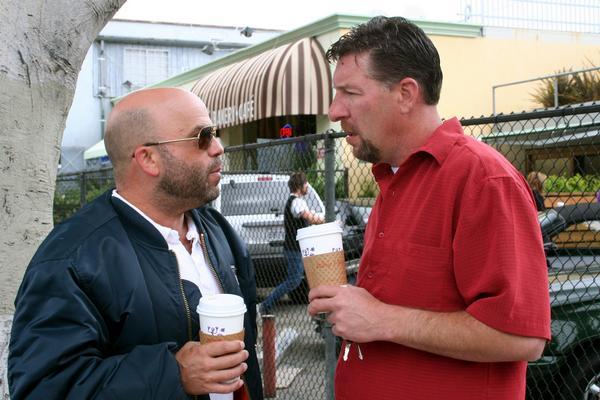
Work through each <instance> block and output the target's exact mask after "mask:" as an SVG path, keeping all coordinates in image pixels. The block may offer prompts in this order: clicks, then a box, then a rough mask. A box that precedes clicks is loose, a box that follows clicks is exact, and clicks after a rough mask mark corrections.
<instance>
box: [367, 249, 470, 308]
mask: <svg viewBox="0 0 600 400" xmlns="http://www.w3.org/2000/svg"><path fill="white" fill-rule="evenodd" d="M394 250H395V251H394V253H393V254H394V257H390V258H388V260H389V262H388V263H386V264H385V265H378V266H377V267H378V268H377V270H379V273H378V275H379V277H380V279H381V280H382V281H383V284H382V286H381V288H380V290H379V297H380V300H382V301H384V302H386V303H391V304H398V305H404V306H408V307H415V308H423V309H428V310H434V311H457V310H460V309H463V308H464V302H463V300H462V297H461V296H460V293H459V291H458V289H457V286H456V280H455V277H454V267H453V260H452V251H451V250H449V249H444V248H439V247H432V246H425V245H421V244H416V243H402V244H399V245H397V246H395V249H394Z"/></svg>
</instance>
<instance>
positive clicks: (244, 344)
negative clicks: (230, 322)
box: [240, 340, 246, 350]
mask: <svg viewBox="0 0 600 400" xmlns="http://www.w3.org/2000/svg"><path fill="white" fill-rule="evenodd" d="M240 343H241V344H242V350H243V349H244V348H245V347H246V343H244V342H242V341H241V340H240Z"/></svg>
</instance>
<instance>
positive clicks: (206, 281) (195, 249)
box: [112, 190, 233, 400]
mask: <svg viewBox="0 0 600 400" xmlns="http://www.w3.org/2000/svg"><path fill="white" fill-rule="evenodd" d="M112 195H113V196H114V197H116V198H118V199H119V200H121V201H123V202H124V203H125V204H127V205H128V206H129V207H131V208H132V209H134V210H135V211H136V212H137V213H138V214H140V215H141V216H142V217H144V218H145V219H146V220H147V221H148V222H150V223H151V224H152V225H153V226H154V227H155V228H156V229H157V230H158V232H160V234H161V235H162V236H163V237H164V238H165V240H166V242H167V245H168V246H169V250H171V251H172V252H173V253H175V257H176V258H177V264H178V265H179V273H180V274H181V279H182V280H186V281H189V282H192V283H193V284H195V285H196V286H197V287H198V289H200V293H202V295H203V296H206V295H209V294H216V293H222V291H221V289H220V287H219V284H218V282H217V280H216V278H215V277H214V275H213V274H212V272H211V271H210V267H209V266H208V264H207V263H206V259H205V258H204V252H203V251H202V246H201V245H200V235H199V234H198V229H197V228H196V224H194V221H193V220H192V218H191V217H190V216H187V215H186V217H185V219H186V223H187V226H188V231H187V233H186V235H185V237H186V238H187V240H189V241H191V242H192V253H191V254H190V253H188V251H187V249H186V248H185V246H184V245H183V243H181V241H180V240H179V233H178V232H177V231H176V230H174V229H171V228H169V227H166V226H163V225H160V224H157V223H156V222H154V221H153V220H152V219H151V218H150V217H148V216H147V215H146V214H144V213H143V212H142V210H140V209H139V208H137V207H136V206H134V205H133V204H131V203H130V202H128V201H127V200H126V199H125V198H124V197H123V196H121V195H120V194H119V193H117V191H116V190H113V192H112ZM191 308H192V310H190V311H192V312H195V310H196V308H195V307H194V305H192V307H191ZM210 399H211V400H233V393H226V394H220V393H210Z"/></svg>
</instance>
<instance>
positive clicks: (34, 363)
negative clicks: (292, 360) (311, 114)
mask: <svg viewBox="0 0 600 400" xmlns="http://www.w3.org/2000/svg"><path fill="white" fill-rule="evenodd" d="M214 133H215V128H214V127H213V126H212V122H211V120H210V118H209V115H208V111H207V109H206V107H205V105H204V103H203V102H202V101H201V100H200V99H199V98H198V97H197V96H196V95H194V94H192V93H191V92H188V91H185V90H181V89H175V88H159V89H148V90H141V91H136V92H133V93H131V94H129V95H127V96H126V97H125V98H124V99H122V100H121V101H120V102H119V103H118V104H117V105H116V106H115V108H114V109H113V110H112V112H111V113H110V116H109V120H108V123H107V130H106V135H105V139H104V141H105V145H106V150H107V152H108V155H109V157H110V160H111V162H112V165H113V171H114V179H115V184H116V189H115V190H109V191H107V192H106V193H104V194H103V195H101V196H100V197H98V198H97V199H96V200H94V201H93V202H91V203H90V204H88V205H87V206H85V207H84V208H83V209H81V210H80V211H78V212H77V213H76V214H75V215H74V216H72V217H71V218H69V219H67V220H66V221H64V222H63V223H61V224H60V225H57V226H56V227H55V228H54V229H53V230H52V232H51V233H50V234H49V235H48V237H47V238H46V239H45V241H44V242H43V243H42V245H41V246H40V248H39V249H38V251H37V253H36V254H35V255H34V257H33V259H32V260H31V262H30V264H29V266H28V267H27V270H26V272H25V276H24V278H23V282H22V284H21V287H20V289H19V292H18V294H17V297H16V300H15V307H16V309H15V315H14V321H13V326H12V334H11V339H10V347H9V356H8V381H9V386H10V392H11V398H13V399H16V400H18V399H66V398H69V399H91V398H111V399H181V398H188V397H189V398H192V397H193V398H198V399H206V400H209V399H211V400H215V399H219V400H226V399H230V400H232V399H234V396H235V399H243V398H245V399H247V398H250V399H252V400H260V399H262V398H263V394H262V384H261V378H260V371H259V366H258V360H257V358H256V352H255V340H256V321H255V319H256V315H255V313H256V286H255V277H254V270H253V268H252V264H251V262H250V259H249V256H248V251H247V250H246V247H245V245H244V243H242V242H241V240H240V239H239V237H238V236H237V234H236V232H235V231H234V230H233V229H232V227H231V226H230V225H229V224H228V223H227V221H226V220H225V218H224V217H223V216H221V215H220V214H219V213H218V212H216V211H215V210H213V209H211V208H209V207H201V206H203V205H204V204H206V203H208V202H210V201H211V200H213V199H215V198H216V197H217V196H218V195H219V187H218V183H219V180H220V178H221V160H220V156H221V154H222V153H223V147H222V146H221V144H220V143H219V141H218V140H217V139H215V138H214ZM197 207H201V208H199V209H196V208H197ZM232 266H235V271H233V270H232ZM215 293H231V294H236V295H239V296H243V298H244V301H245V303H246V306H247V309H248V313H247V314H246V316H245V321H244V329H245V343H244V342H242V341H222V342H214V343H209V344H203V345H200V343H199V342H198V336H199V321H198V314H197V313H196V306H197V305H198V302H199V299H200V297H201V296H206V295H210V294H215ZM240 375H242V379H236V380H233V379H234V378H237V377H239V376H240Z"/></svg>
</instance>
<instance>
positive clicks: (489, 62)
mask: <svg viewBox="0 0 600 400" xmlns="http://www.w3.org/2000/svg"><path fill="white" fill-rule="evenodd" d="M344 32H346V30H343V31H339V32H338V33H337V34H336V35H335V37H339V36H341V35H342V34H343V33H344ZM485 35H486V36H483V37H478V38H468V37H452V36H430V37H431V40H432V41H433V43H434V44H435V46H436V48H437V49H438V52H439V53H440V59H441V63H442V71H443V73H444V83H443V86H442V95H441V98H440V103H439V111H440V115H441V116H442V117H444V118H449V117H453V116H458V117H459V118H461V117H464V118H469V117H471V116H475V117H480V116H482V115H484V116H489V115H491V114H492V86H494V85H499V84H503V83H508V82H513V81H521V80H527V79H532V78H536V77H540V76H545V75H551V74H554V73H556V72H558V71H560V70H562V69H563V68H566V69H567V70H568V69H573V70H578V69H585V68H590V67H591V66H592V65H591V64H593V66H600V35H593V34H581V33H562V32H542V31H533V30H525V29H508V28H490V29H486V30H485ZM319 41H320V42H321V44H322V46H323V48H324V49H327V48H328V46H329V45H330V44H331V43H333V41H334V40H333V39H332V35H331V34H328V35H327V36H326V37H325V38H324V40H319ZM590 63H591V64H590ZM333 69H334V68H333V66H332V74H333ZM539 85H540V83H539V81H538V82H536V83H531V84H521V85H517V86H512V87H503V88H498V89H496V112H497V113H500V112H505V113H509V112H512V111H514V112H521V111H524V110H532V109H534V108H539V107H540V105H538V104H535V103H534V102H533V101H532V99H531V95H530V93H532V92H533V91H534V89H535V88H536V87H538V86H539ZM323 128H324V129H323V130H326V129H329V128H333V129H339V124H330V125H327V124H324V125H323Z"/></svg>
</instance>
